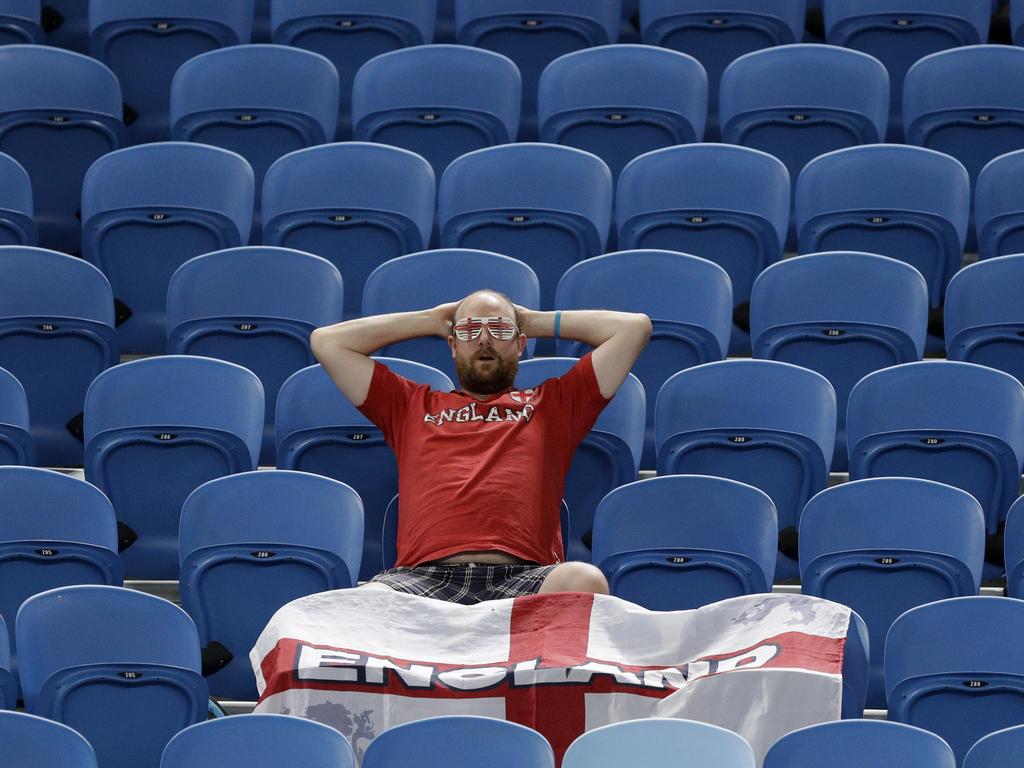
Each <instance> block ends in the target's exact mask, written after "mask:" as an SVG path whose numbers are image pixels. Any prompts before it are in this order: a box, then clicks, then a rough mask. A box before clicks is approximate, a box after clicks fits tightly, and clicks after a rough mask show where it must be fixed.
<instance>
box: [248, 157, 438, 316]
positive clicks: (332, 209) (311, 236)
mask: <svg viewBox="0 0 1024 768" xmlns="http://www.w3.org/2000/svg"><path fill="white" fill-rule="evenodd" d="M436 191H437V183H436V181H435V180H434V173H433V171H432V170H431V168H430V164H429V163H427V161H426V160H424V159H423V158H422V157H419V156H418V155H415V154H413V153H412V152H408V151H406V150H403V149H398V148H397V147H388V146H385V145H383V144H369V143H362V142H345V143H339V144H326V145H324V146H320V147H310V148H309V149H300V150H298V151H297V152H292V153H291V154H288V155H285V156H284V157H282V158H281V159H280V160H278V161H277V162H275V163H274V164H273V165H272V166H270V170H268V171H267V177H266V179H265V180H264V186H263V222H264V225H263V244H264V245H278V246H282V247H285V248H296V249H298V250H300V251H306V252H308V253H315V254H316V255H317V256H322V257H323V258H325V259H327V260H328V261H329V262H331V263H332V264H333V265H334V266H336V267H337V268H338V270H339V271H340V272H341V273H342V275H343V276H344V278H345V302H344V304H345V306H344V310H345V318H346V319H350V318H353V317H360V316H361V315H362V307H363V286H364V285H365V284H366V278H367V277H368V276H369V274H370V272H372V271H373V270H374V269H375V268H377V267H378V266H380V265H381V264H383V263H384V262H385V261H387V260H388V259H393V258H396V257H398V256H404V255H405V254H407V253H416V252H417V251H422V250H423V249H424V248H426V247H428V246H429V245H430V231H431V228H432V227H433V225H434V202H435V201H434V198H435V195H436Z"/></svg>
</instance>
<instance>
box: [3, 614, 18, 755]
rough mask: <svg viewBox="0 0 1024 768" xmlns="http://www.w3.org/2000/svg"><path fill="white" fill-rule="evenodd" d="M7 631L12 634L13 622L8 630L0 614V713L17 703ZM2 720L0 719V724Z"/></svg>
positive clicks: (16, 686)
mask: <svg viewBox="0 0 1024 768" xmlns="http://www.w3.org/2000/svg"><path fill="white" fill-rule="evenodd" d="M8 633H10V634H14V622H13V621H12V622H11V627H10V630H8V627H7V624H6V622H5V621H4V617H3V615H0V715H2V714H3V712H2V710H5V709H14V708H15V706H16V705H17V703H18V681H17V680H16V679H15V676H14V672H13V671H12V669H13V667H12V665H11V646H10V641H9V640H8ZM3 722H4V721H3V720H0V724H2V723H3ZM0 734H3V731H2V725H0ZM3 735H6V734H3Z"/></svg>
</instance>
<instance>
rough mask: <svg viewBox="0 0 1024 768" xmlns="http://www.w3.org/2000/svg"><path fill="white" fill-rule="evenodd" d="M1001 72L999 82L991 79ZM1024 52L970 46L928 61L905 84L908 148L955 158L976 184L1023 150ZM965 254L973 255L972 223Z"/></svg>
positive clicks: (914, 69) (1004, 47) (915, 68)
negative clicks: (996, 161)
mask: <svg viewBox="0 0 1024 768" xmlns="http://www.w3.org/2000/svg"><path fill="white" fill-rule="evenodd" d="M996 72H998V73H999V75H998V76H994V75H993V73H996ZM1022 77H1024V50H1022V49H1021V48H1016V47H1013V46H1009V45H971V46H966V47H963V48H953V49H951V50H948V51H940V52H938V53H933V54H931V55H929V56H925V57H924V58H923V59H920V60H919V61H918V62H917V63H916V64H914V65H913V66H912V67H911V68H910V70H909V71H908V72H907V76H906V79H905V80H904V82H903V130H904V133H905V134H906V141H907V143H908V144H916V145H918V146H921V147H928V148H929V149H936V150H938V151H939V152H944V153H946V154H947V155H952V156H953V157H955V158H956V159H957V160H959V161H960V162H961V163H963V164H964V167H965V168H966V169H967V172H968V173H969V174H970V176H971V182H972V183H973V182H975V181H976V180H977V178H978V173H979V172H980V171H981V169H982V168H983V167H984V166H985V164H986V163H988V162H989V161H990V160H992V159H993V158H995V157H998V156H999V155H1002V154H1005V153H1007V152H1011V151H1013V150H1016V149H1020V148H1021V146H1024V94H1022V93H1020V91H1019V89H1017V88H1007V87H1006V83H1015V82H1018V80H1019V79H1020V78H1022ZM966 247H967V249H968V250H971V251H973V250H975V249H976V243H975V237H974V227H973V221H972V226H971V231H970V233H969V235H968V240H967V246H966Z"/></svg>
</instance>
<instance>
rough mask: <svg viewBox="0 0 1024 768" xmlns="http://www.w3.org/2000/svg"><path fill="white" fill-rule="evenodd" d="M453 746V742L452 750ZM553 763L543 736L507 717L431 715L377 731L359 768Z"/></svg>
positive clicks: (501, 767) (535, 767)
mask: <svg viewBox="0 0 1024 768" xmlns="http://www.w3.org/2000/svg"><path fill="white" fill-rule="evenodd" d="M452 745H457V748H455V749H453V746H452ZM480 765H487V766H489V767H490V768H554V766H555V756H554V753H553V752H552V751H551V745H550V744H548V742H547V739H545V738H544V737H543V736H541V735H540V734H539V733H537V732H536V731H534V730H532V729H531V728H527V727H526V726H524V725H519V724H518V723H513V722H510V721H508V720H498V719H496V718H491V717H474V716H472V715H448V716H447V717H429V718H427V719H425V720H417V721H415V722H412V723H405V724H403V725H396V726H394V727H392V728H388V729H387V730H386V731H383V732H382V733H379V734H377V738H375V739H374V740H373V741H371V742H370V746H368V747H367V748H366V754H365V756H364V757H363V762H362V768H414V767H415V768H472V767H473V766H480Z"/></svg>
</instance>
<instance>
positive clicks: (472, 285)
mask: <svg viewBox="0 0 1024 768" xmlns="http://www.w3.org/2000/svg"><path fill="white" fill-rule="evenodd" d="M483 288H492V289H494V290H496V291H501V292H502V293H504V294H505V295H506V296H508V297H509V298H511V299H512V301H513V302H515V303H516V304H518V305H519V306H521V307H526V308H527V309H537V308H538V306H539V304H540V296H541V294H540V287H539V285H538V282H537V275H536V274H535V273H534V271H533V270H532V269H530V267H529V266H527V265H526V264H524V263H523V262H521V261H517V260H516V259H513V258H510V257H508V256H501V255H499V254H497V253H489V252H488V251H477V250H471V249H468V248H443V249H441V250H437V251H422V252H421V253H411V254H409V255H408V256H399V257H398V258H397V259H391V261H387V262H385V263H384V264H381V265H380V266H379V267H377V268H376V269H375V270H373V272H371V273H370V276H369V277H368V278H367V279H366V287H365V289H364V290H363V314H364V315H382V314H385V313H387V312H403V311H408V310H413V309H424V308H427V307H434V306H437V305H438V304H443V303H444V302H448V301H459V300H460V299H463V298H465V297H466V296H468V295H469V294H471V293H473V292H474V291H478V290H481V289H483ZM534 344H535V342H534V341H533V340H530V341H527V343H526V349H525V350H524V351H523V358H529V357H531V356H532V355H533V348H534ZM378 353H379V354H381V355H386V356H388V357H399V358H402V359H403V360H415V361H416V362H418V363H423V364H425V365H429V366H431V367H433V368H437V369H438V370H439V371H443V372H444V373H445V374H446V375H447V376H449V377H451V379H452V381H455V363H454V361H453V359H452V351H451V349H450V348H449V347H448V342H447V340H446V339H440V338H436V337H435V338H419V339H410V340H409V341H401V342H398V343H397V344H389V345H388V346H386V347H384V348H382V349H381V350H379V351H378Z"/></svg>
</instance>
